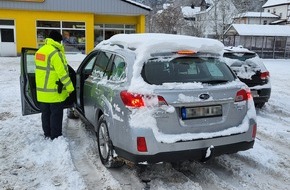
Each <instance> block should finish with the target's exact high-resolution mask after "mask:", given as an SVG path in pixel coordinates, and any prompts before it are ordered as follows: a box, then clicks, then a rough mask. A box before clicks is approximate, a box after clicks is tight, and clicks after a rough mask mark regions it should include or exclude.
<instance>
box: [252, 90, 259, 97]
mask: <svg viewBox="0 0 290 190" xmlns="http://www.w3.org/2000/svg"><path fill="white" fill-rule="evenodd" d="M251 93H252V96H253V97H259V94H258V91H257V90H252V91H251Z"/></svg>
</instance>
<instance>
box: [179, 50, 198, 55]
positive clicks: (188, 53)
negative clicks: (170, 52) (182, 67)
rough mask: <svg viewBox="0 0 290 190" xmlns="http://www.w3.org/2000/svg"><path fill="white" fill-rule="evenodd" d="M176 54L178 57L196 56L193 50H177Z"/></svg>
mask: <svg viewBox="0 0 290 190" xmlns="http://www.w3.org/2000/svg"><path fill="white" fill-rule="evenodd" d="M177 53H178V54H180V55H194V54H196V51H193V50H179V51H177Z"/></svg>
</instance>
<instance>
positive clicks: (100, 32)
mask: <svg viewBox="0 0 290 190" xmlns="http://www.w3.org/2000/svg"><path fill="white" fill-rule="evenodd" d="M131 33H136V26H135V25H129V24H96V25H95V32H94V34H95V45H97V44H98V43H100V42H101V41H103V40H106V39H109V38H110V37H112V36H113V35H115V34H131Z"/></svg>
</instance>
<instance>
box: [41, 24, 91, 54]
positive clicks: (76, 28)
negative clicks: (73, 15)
mask: <svg viewBox="0 0 290 190" xmlns="http://www.w3.org/2000/svg"><path fill="white" fill-rule="evenodd" d="M36 26H37V28H36V30H37V44H38V47H41V46H42V45H43V44H44V41H45V38H47V37H48V35H49V32H50V31H51V30H57V31H59V32H60V33H61V34H62V35H63V42H62V43H63V45H64V47H65V51H67V52H82V53H84V52H85V47H86V41H85V30H86V26H85V22H67V21H37V22H36Z"/></svg>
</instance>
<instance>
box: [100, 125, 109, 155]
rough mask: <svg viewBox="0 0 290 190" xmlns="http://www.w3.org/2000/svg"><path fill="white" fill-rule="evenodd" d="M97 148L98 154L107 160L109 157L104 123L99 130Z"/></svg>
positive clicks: (107, 137)
mask: <svg viewBox="0 0 290 190" xmlns="http://www.w3.org/2000/svg"><path fill="white" fill-rule="evenodd" d="M99 147H100V153H101V155H102V157H103V158H105V159H106V158H107V157H108V155H109V136H108V131H107V127H106V124H105V123H102V124H101V126H100V130H99Z"/></svg>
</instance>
